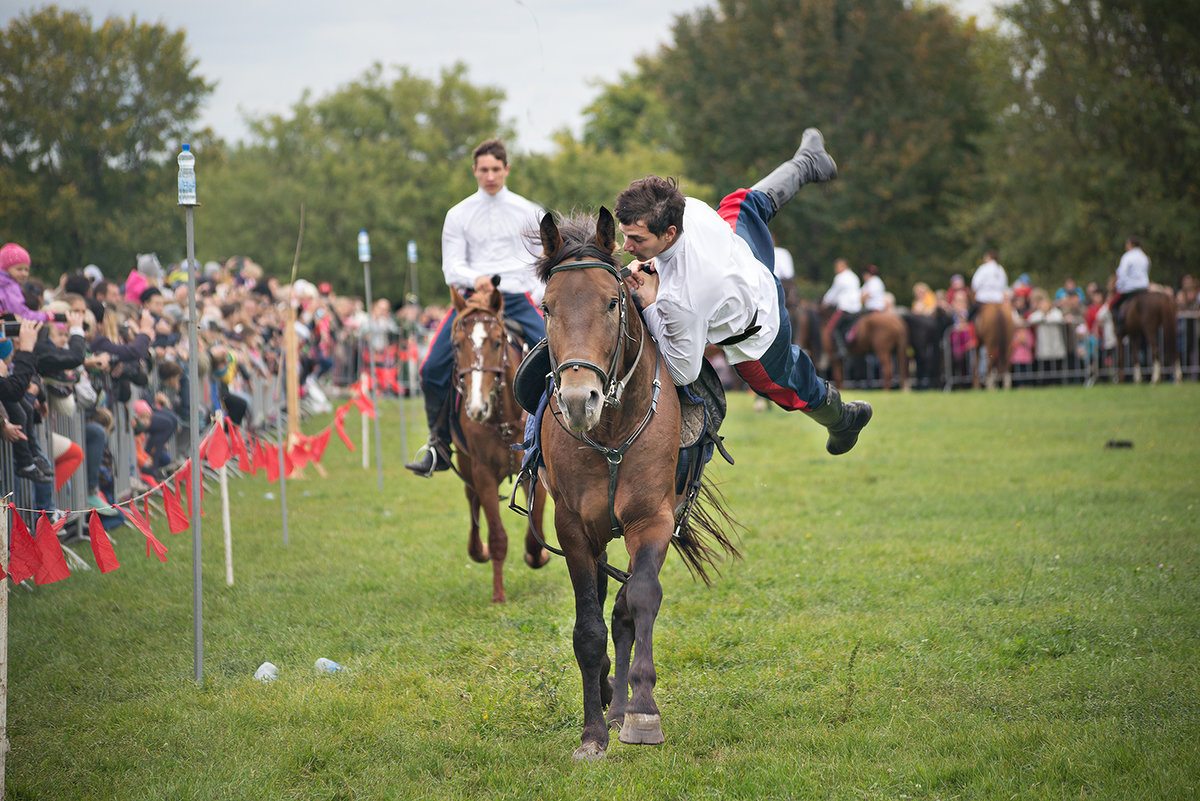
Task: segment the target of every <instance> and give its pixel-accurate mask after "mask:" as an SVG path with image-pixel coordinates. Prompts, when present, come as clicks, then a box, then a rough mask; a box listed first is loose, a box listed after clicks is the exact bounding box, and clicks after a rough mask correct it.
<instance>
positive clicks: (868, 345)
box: [822, 307, 909, 390]
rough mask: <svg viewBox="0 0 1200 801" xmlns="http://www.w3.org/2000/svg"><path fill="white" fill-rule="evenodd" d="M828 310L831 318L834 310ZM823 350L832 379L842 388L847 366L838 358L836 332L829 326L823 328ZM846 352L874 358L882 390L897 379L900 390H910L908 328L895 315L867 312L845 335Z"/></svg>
mask: <svg viewBox="0 0 1200 801" xmlns="http://www.w3.org/2000/svg"><path fill="white" fill-rule="evenodd" d="M826 309H827V312H828V314H829V315H832V313H833V310H832V309H830V308H829V307H826ZM822 347H824V348H825V349H826V351H827V352H828V353H829V354H830V376H831V379H830V380H832V381H833V383H834V385H836V386H837V387H838V388H839V389H840V388H841V387H842V384H843V379H844V374H843V373H844V370H845V367H846V365H844V364H843V363H842V360H841V359H840V358H838V355H837V347H836V346H835V345H834V343H833V332H832V330H831V328H830V327H829V326H828V325H826V326H822ZM846 352H847V354H848V355H849V356H852V357H862V356H866V355H868V354H872V355H874V356H875V358H876V360H877V361H878V362H879V378H880V382H881V386H882V389H884V390H888V389H891V387H892V382H893V379H896V378H898V385H899V387H900V389H902V390H907V389H908V388H909V386H908V326H906V325H905V323H904V320H902V319H901V318H900V315H898V314H896V313H895V312H892V311H871V312H864V313H863V314H862V315H861V316H860V317H859V318H858V319H857V320H855V321H854V323H853V324H852V325H851V326H850V330H849V331H847V332H846ZM893 360H894V362H893Z"/></svg>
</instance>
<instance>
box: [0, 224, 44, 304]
mask: <svg viewBox="0 0 1200 801" xmlns="http://www.w3.org/2000/svg"><path fill="white" fill-rule="evenodd" d="M28 280H29V251H27V250H25V248H23V247H21V246H20V245H18V244H17V243H16V242H9V243H8V244H7V245H5V246H4V247H2V248H0V314H15V315H16V316H17V317H24V318H25V319H27V320H38V321H40V322H45V321H46V320H49V319H50V315H48V314H46V312H43V311H34V310H33V309H30V308H29V307H28V306H26V305H25V295H24V294H23V293H22V292H21V284H23V283H25V282H26V281H28Z"/></svg>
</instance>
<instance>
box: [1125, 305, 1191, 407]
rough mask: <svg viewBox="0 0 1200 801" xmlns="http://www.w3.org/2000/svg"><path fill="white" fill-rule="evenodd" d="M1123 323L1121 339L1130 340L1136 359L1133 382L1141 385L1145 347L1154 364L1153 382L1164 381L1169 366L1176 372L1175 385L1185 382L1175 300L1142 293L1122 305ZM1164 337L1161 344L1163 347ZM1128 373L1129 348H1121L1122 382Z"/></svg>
mask: <svg viewBox="0 0 1200 801" xmlns="http://www.w3.org/2000/svg"><path fill="white" fill-rule="evenodd" d="M1121 311H1122V323H1121V326H1120V330H1119V331H1117V339H1118V340H1121V339H1124V338H1125V337H1129V351H1130V355H1131V356H1132V358H1133V382H1134V383H1135V384H1138V383H1141V380H1142V363H1141V359H1140V358H1139V355H1138V352H1139V351H1140V350H1141V348H1142V346H1143V345H1145V347H1146V353H1147V356H1148V359H1149V362H1150V383H1151V384H1157V383H1158V382H1159V381H1160V380H1161V379H1162V368H1163V366H1164V365H1165V366H1166V367H1167V368H1168V369H1171V370H1172V373H1173V375H1174V376H1175V383H1177V384H1178V383H1179V382H1180V381H1182V380H1183V367H1182V365H1181V364H1180V361H1179V348H1178V343H1177V342H1176V341H1175V337H1176V336H1177V335H1178V334H1177V322H1176V319H1177V316H1178V315H1177V313H1176V310H1175V298H1173V297H1171V295H1170V294H1168V293H1166V292H1159V291H1158V290H1155V289H1149V290H1147V291H1145V292H1139V293H1138V294H1136V295H1134V296H1133V297H1131V298H1130V299H1129V300H1127V301H1125V302H1124V303H1123V304H1122V309H1121ZM1160 338H1161V344H1160ZM1124 374H1125V348H1123V347H1119V346H1118V347H1117V373H1116V376H1115V380H1116V381H1117V382H1118V383H1119V382H1120V381H1121V378H1122V376H1123V375H1124Z"/></svg>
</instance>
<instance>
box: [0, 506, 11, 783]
mask: <svg viewBox="0 0 1200 801" xmlns="http://www.w3.org/2000/svg"><path fill="white" fill-rule="evenodd" d="M11 497H12V496H11V495H7V496H5V498H4V510H3V513H0V566H3V567H4V572H5V573H6V574H7V573H8V500H9V498H11ZM0 585H3V586H2V587H0V798H4V763H5V762H6V761H7V760H8V579H4V580H3V581H0Z"/></svg>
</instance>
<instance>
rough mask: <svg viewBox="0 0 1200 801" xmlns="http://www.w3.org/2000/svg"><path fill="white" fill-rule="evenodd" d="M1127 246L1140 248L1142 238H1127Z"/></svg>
mask: <svg viewBox="0 0 1200 801" xmlns="http://www.w3.org/2000/svg"><path fill="white" fill-rule="evenodd" d="M1129 244H1131V245H1133V246H1134V247H1135V248H1140V247H1141V246H1142V238H1141V237H1140V236H1131V237H1129Z"/></svg>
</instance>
